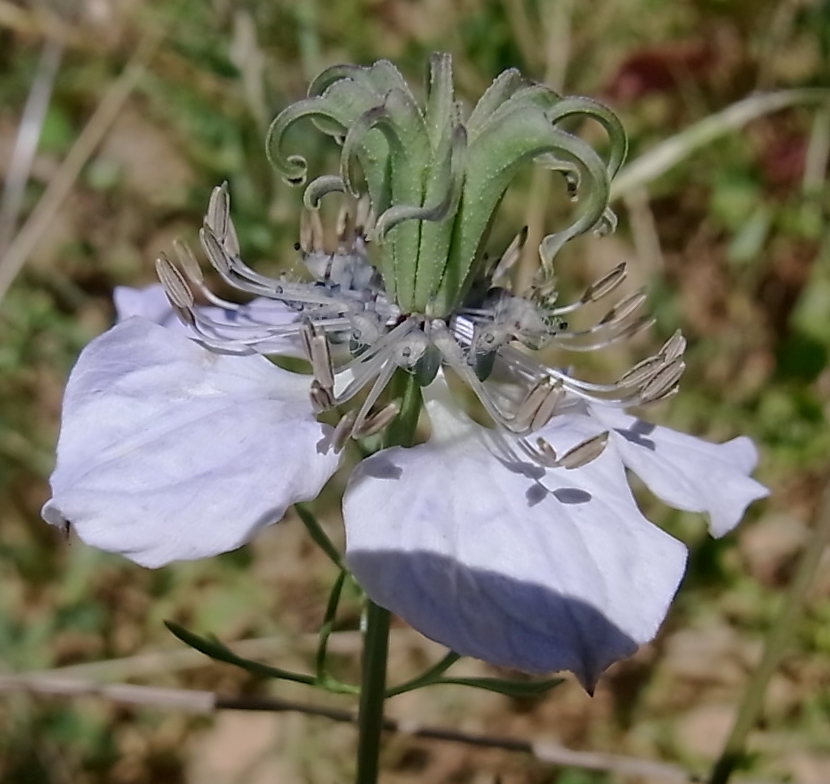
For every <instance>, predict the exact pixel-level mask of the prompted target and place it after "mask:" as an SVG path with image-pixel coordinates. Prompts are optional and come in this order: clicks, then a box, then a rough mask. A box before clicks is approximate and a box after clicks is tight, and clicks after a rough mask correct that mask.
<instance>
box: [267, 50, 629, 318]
mask: <svg viewBox="0 0 830 784" xmlns="http://www.w3.org/2000/svg"><path fill="white" fill-rule="evenodd" d="M574 117H576V118H579V117H590V118H592V119H594V120H596V121H598V122H599V123H600V124H601V125H602V126H603V127H604V128H605V130H606V132H607V134H608V136H609V139H610V141H611V151H610V154H609V156H608V160H603V159H602V158H601V157H600V156H599V155H598V154H597V153H596V152H595V151H594V150H593V149H592V148H591V147H590V146H589V145H588V144H587V143H586V142H585V141H583V140H582V139H580V138H578V137H577V136H574V135H573V134H571V133H569V132H568V131H566V130H564V128H563V127H562V125H563V121H564V120H566V119H568V118H574ZM303 118H312V119H313V120H314V123H315V125H316V126H317V127H318V128H319V129H320V130H321V131H323V132H324V133H326V134H328V135H330V136H333V137H334V138H335V140H336V141H337V142H338V143H339V144H340V145H341V146H342V153H341V159H340V172H339V174H338V175H325V176H322V177H318V178H316V179H315V180H313V181H312V182H311V183H310V184H309V185H308V187H307V188H306V192H305V201H306V205H307V206H309V207H311V208H316V207H318V206H319V203H320V200H321V198H322V197H323V196H324V195H325V194H326V193H329V192H332V191H342V192H347V193H351V194H354V195H358V188H357V184H356V183H355V180H354V175H353V169H354V164H355V162H357V163H358V164H359V166H360V168H361V169H362V172H363V177H364V178H365V182H366V188H367V189H368V192H369V196H370V199H371V202H372V206H373V208H374V211H375V214H376V216H377V222H376V226H375V234H374V236H373V239H374V240H375V241H376V242H377V244H378V245H379V247H380V258H379V261H378V266H379V270H380V273H381V275H382V276H383V280H384V285H385V288H386V293H387V296H389V297H390V298H392V299H394V300H395V301H396V302H397V304H398V305H399V306H400V308H401V310H402V311H403V312H404V313H426V314H428V315H430V316H434V317H438V318H441V317H444V316H446V315H448V314H449V313H450V312H451V311H452V310H453V309H454V308H455V307H457V306H458V305H459V303H460V302H461V300H462V298H463V297H464V295H465V293H466V292H467V290H468V289H469V288H470V285H471V284H472V282H473V280H474V279H475V277H476V274H477V273H478V267H479V263H480V262H481V259H482V245H483V243H484V240H485V238H486V236H487V232H488V229H489V227H490V225H491V223H492V220H493V215H494V213H495V210H496V208H497V207H498V205H499V202H500V201H501V198H502V196H503V195H504V193H505V191H506V190H507V186H508V185H509V184H510V182H511V180H512V179H513V177H514V176H515V175H516V172H517V171H518V169H519V167H520V166H521V165H522V164H523V163H525V162H527V161H533V162H535V163H537V164H539V165H541V166H544V167H545V168H548V169H552V170H555V171H559V172H561V173H562V174H563V175H564V176H565V178H566V180H567V183H568V189H569V191H570V192H571V193H572V194H573V195H574V197H577V196H578V197H580V202H581V208H580V209H579V211H578V213H577V215H576V217H575V219H574V220H573V222H572V223H571V224H570V225H569V226H568V227H566V228H565V229H563V230H562V231H559V232H557V233H555V234H551V235H548V236H547V237H545V239H544V241H543V242H542V245H541V247H540V249H539V250H540V255H541V259H542V265H543V267H544V268H545V270H546V271H548V270H549V268H550V266H551V263H552V260H553V257H554V255H555V254H556V252H557V251H558V250H559V249H560V248H561V247H562V245H563V244H564V243H565V242H566V241H567V240H569V239H571V238H572V237H575V236H577V235H579V234H582V233H584V232H586V231H590V230H605V229H607V228H609V227H612V226H613V224H614V216H613V213H611V211H610V210H609V209H608V194H609V185H610V180H611V178H612V177H613V176H614V175H615V174H616V172H617V170H618V169H619V167H620V165H621V164H622V162H623V159H624V157H625V150H626V141H625V134H624V132H623V130H622V127H621V125H620V123H619V121H618V120H617V118H616V116H615V115H614V114H613V113H612V112H611V111H610V110H609V109H607V108H606V107H604V106H602V105H601V104H598V103H597V102H595V101H592V100H590V99H588V98H562V97H560V96H559V95H557V94H556V93H555V92H554V91H553V90H551V89H550V88H548V87H546V86H545V85H542V84H537V83H535V82H531V81H528V80H526V79H524V78H523V77H522V76H521V74H520V73H519V72H518V71H517V70H515V69H510V70H508V71H505V72H504V73H502V74H501V75H500V76H499V77H498V78H497V79H496V80H495V81H494V82H493V84H492V85H491V86H490V87H489V89H488V90H487V91H486V92H485V93H484V95H483V96H482V97H481V99H480V100H479V102H478V104H476V106H475V108H474V109H473V111H472V112H471V113H470V115H469V117H467V118H466V119H465V118H464V115H463V111H462V109H461V106H460V104H459V103H458V102H457V101H456V100H455V98H454V95H453V84H452V61H451V58H450V56H449V55H447V54H436V55H433V56H432V58H431V59H430V69H429V80H428V85H427V98H426V104H425V106H420V105H419V104H418V102H417V100H416V99H415V96H414V95H413V94H412V91H411V90H410V89H409V86H408V85H407V84H406V82H405V81H404V79H403V77H402V76H401V74H400V73H399V72H398V70H397V69H396V68H395V66H393V65H392V64H391V63H390V62H388V61H386V60H380V61H378V62H376V63H375V64H374V65H372V66H369V67H361V66H354V65H338V66H334V67H332V68H329V69H327V70H326V71H323V73H321V74H320V75H319V76H318V77H317V78H316V79H315V80H314V82H313V83H312V84H311V86H310V87H309V97H308V98H306V99H305V100H302V101H300V102H298V103H296V104H294V105H292V106H289V107H288V108H287V109H285V110H284V111H283V112H282V113H281V114H280V115H279V116H278V117H277V118H276V119H275V120H274V122H273V124H272V125H271V128H270V130H269V133H268V141H267V148H268V155H269V158H270V160H271V162H272V163H273V164H274V166H276V168H277V169H278V170H279V171H280V172H281V173H282V174H283V176H284V177H285V179H286V180H287V181H288V182H289V183H291V184H294V185H299V184H303V183H304V182H305V179H306V172H307V168H308V167H307V162H306V160H305V158H303V157H302V156H299V155H288V154H286V153H285V151H284V149H283V148H284V140H285V134H286V131H287V130H288V129H289V128H290V127H291V126H292V125H293V124H294V123H295V122H297V121H298V120H301V119H303Z"/></svg>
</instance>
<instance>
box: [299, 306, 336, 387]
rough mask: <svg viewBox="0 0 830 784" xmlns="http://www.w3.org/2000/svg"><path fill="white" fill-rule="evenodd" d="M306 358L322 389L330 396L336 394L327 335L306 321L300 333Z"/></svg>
mask: <svg viewBox="0 0 830 784" xmlns="http://www.w3.org/2000/svg"><path fill="white" fill-rule="evenodd" d="M300 335H301V337H302V341H303V348H304V349H305V352H306V357H307V358H308V361H309V363H310V364H311V374H312V375H313V376H314V380H315V381H316V382H317V383H318V384H319V386H320V388H321V389H322V390H324V391H325V392H327V393H329V394H333V392H334V366H333V365H332V361H331V350H330V348H329V341H328V338H327V337H326V333H325V332H323V331H322V330H321V329H319V327H317V326H315V325H314V324H313V323H312V322H311V321H305V322H304V323H303V326H302V330H301V332H300Z"/></svg>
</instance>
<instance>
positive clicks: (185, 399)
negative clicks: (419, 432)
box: [43, 318, 338, 566]
mask: <svg viewBox="0 0 830 784" xmlns="http://www.w3.org/2000/svg"><path fill="white" fill-rule="evenodd" d="M308 379H309V377H308V376H299V375H296V374H293V373H288V372H287V371H284V370H282V369H280V368H278V367H276V366H275V365H273V364H271V363H270V362H269V361H268V360H267V359H265V358H263V357H259V356H255V355H254V356H244V357H238V356H226V355H219V354H215V353H211V352H209V351H207V350H205V349H204V348H202V347H201V346H199V345H198V344H197V343H194V342H193V341H190V340H188V339H186V338H184V337H182V336H181V335H177V334H175V333H173V332H171V331H169V330H166V329H164V328H163V327H159V326H157V325H155V324H152V323H151V322H149V321H147V320H145V319H141V318H133V319H129V320H128V321H125V322H123V323H121V324H119V325H118V326H116V327H114V328H113V329H111V330H110V331H109V332H106V333H105V334H103V335H101V336H100V337H99V338H97V339H96V340H94V341H93V342H92V343H90V344H89V346H87V348H86V349H85V350H84V351H83V353H82V354H81V356H80V358H79V359H78V363H77V364H76V366H75V368H74V369H73V371H72V374H71V376H70V379H69V383H68V385H67V388H66V396H65V399H64V408H63V422H62V426H61V435H60V441H59V443H58V464H57V468H56V469H55V472H54V473H53V475H52V479H51V484H52V491H53V498H52V500H50V501H49V502H48V503H47V504H46V506H45V507H44V511H43V515H44V518H45V519H46V520H47V521H48V522H50V523H53V524H56V525H62V524H65V523H66V522H69V523H71V525H72V526H73V527H74V528H75V529H76V530H77V531H78V534H79V535H80V537H81V538H82V539H83V540H84V541H86V542H87V543H89V544H91V545H94V546H96V547H100V548H102V549H104V550H111V551H114V552H119V553H123V554H124V555H126V556H128V557H130V558H132V559H133V560H134V561H137V562H138V563H141V564H144V565H145V566H160V565H162V564H165V563H168V562H170V561H174V560H179V559H191V558H203V557H205V556H210V555H215V554H217V553H221V552H225V551H227V550H232V549H234V548H236V547H239V546H240V545H242V544H244V543H245V542H247V541H248V540H250V539H251V538H252V537H253V536H254V534H256V533H257V531H258V530H259V529H261V528H262V527H264V526H266V525H268V524H270V523H274V522H276V521H277V520H279V519H280V518H281V517H282V516H283V515H284V513H285V510H286V508H287V507H288V506H289V505H290V504H293V503H295V502H296V501H304V500H309V499H311V498H314V497H315V496H316V495H317V494H318V493H319V491H320V489H321V488H322V487H323V485H324V484H325V483H326V481H327V480H328V479H329V477H330V476H331V475H332V474H333V473H334V471H335V470H336V469H337V464H338V458H337V456H336V455H334V454H333V453H332V452H331V451H327V450H326V449H325V444H326V442H327V440H328V437H329V435H330V433H331V428H330V427H328V426H324V425H321V424H319V423H318V422H317V421H316V420H315V418H314V416H313V414H312V410H311V406H310V404H309V402H308Z"/></svg>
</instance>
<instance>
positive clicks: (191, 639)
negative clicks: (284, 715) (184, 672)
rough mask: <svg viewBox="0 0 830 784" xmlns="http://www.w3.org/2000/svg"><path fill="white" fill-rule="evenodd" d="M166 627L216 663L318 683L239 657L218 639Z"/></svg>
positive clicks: (303, 681) (286, 679)
mask: <svg viewBox="0 0 830 784" xmlns="http://www.w3.org/2000/svg"><path fill="white" fill-rule="evenodd" d="M164 625H165V626H166V627H167V628H168V629H170V631H171V632H173V634H174V635H175V636H176V637H178V638H179V639H180V640H181V641H182V642H183V643H185V644H186V645H189V646H190V647H191V648H195V649H196V650H197V651H199V652H201V653H203V654H205V656H209V657H210V658H211V659H215V660H216V661H221V662H225V664H233V665H235V666H236V667H241V668H242V669H243V670H247V671H248V672H251V673H253V674H254V675H264V676H265V677H266V678H278V679H280V680H284V681H293V682H294V683H305V684H307V685H309V686H313V685H315V684H316V683H317V681H316V679H315V678H313V677H312V676H311V675H302V674H300V673H296V672H291V671H289V670H283V669H281V668H280V667H271V666H270V665H268V664H262V663H261V662H255V661H250V660H249V659H243V658H242V657H241V656H237V655H236V654H235V653H234V652H233V651H232V650H230V648H227V647H226V646H225V645H223V644H222V643H221V642H219V640H217V639H216V638H213V639H206V638H205V637H199V635H198V634H194V633H193V632H191V631H188V630H187V629H185V628H184V627H183V626H179V624H177V623H173V621H165V622H164Z"/></svg>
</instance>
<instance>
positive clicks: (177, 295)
mask: <svg viewBox="0 0 830 784" xmlns="http://www.w3.org/2000/svg"><path fill="white" fill-rule="evenodd" d="M156 274H157V275H158V277H159V280H160V281H161V285H162V286H163V287H164V293H165V294H167V299H169V300H170V304H171V305H172V306H173V310H174V311H175V313H176V315H177V316H178V317H179V320H180V321H181V322H182V323H183V324H185V325H186V326H188V327H192V326H193V325H194V324H195V323H196V317H195V315H194V313H193V304H194V299H193V292H192V291H191V290H190V286H188V285H187V281H186V280H185V279H184V276H183V275H182V273H181V272H179V270H178V269H176V267H175V266H174V265H173V264H172V262H171V261H170V259H168V258H167V256H165V255H164V254H161V255H160V256H159V257H158V258H157V259H156Z"/></svg>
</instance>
